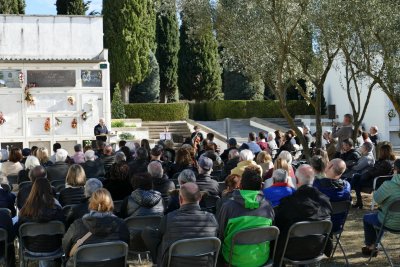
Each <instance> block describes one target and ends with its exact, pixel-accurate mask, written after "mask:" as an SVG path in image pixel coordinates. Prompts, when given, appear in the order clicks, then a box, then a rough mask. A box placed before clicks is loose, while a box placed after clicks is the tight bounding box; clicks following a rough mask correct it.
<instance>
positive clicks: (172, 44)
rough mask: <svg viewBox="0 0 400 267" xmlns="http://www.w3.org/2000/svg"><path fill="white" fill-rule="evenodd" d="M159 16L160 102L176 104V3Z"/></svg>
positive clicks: (157, 33) (177, 33) (157, 30)
mask: <svg viewBox="0 0 400 267" xmlns="http://www.w3.org/2000/svg"><path fill="white" fill-rule="evenodd" d="M161 10H162V11H161V12H159V13H158V14H157V25H156V38H157V52H156V57H157V61H158V64H159V65H160V102H161V103H165V102H176V101H178V100H179V91H178V52H179V28H178V19H177V16H176V6H175V2H174V3H173V4H172V6H171V7H168V6H166V7H164V8H162V9H161Z"/></svg>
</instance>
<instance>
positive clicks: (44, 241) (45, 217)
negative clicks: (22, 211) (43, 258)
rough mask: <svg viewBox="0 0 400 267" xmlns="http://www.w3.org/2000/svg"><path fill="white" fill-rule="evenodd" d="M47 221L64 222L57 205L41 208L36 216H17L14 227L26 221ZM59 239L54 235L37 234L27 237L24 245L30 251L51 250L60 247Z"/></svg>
mask: <svg viewBox="0 0 400 267" xmlns="http://www.w3.org/2000/svg"><path fill="white" fill-rule="evenodd" d="M49 221H61V222H64V213H63V211H62V209H61V207H60V206H59V205H54V207H53V208H52V209H43V210H41V214H40V215H39V216H38V217H37V218H29V217H19V219H18V223H17V224H16V229H19V227H20V226H21V225H22V224H24V223H27V222H36V223H46V222H49ZM61 239H62V236H59V238H54V236H45V235H39V236H35V237H27V238H26V239H25V246H26V248H27V249H28V250H29V251H32V252H53V251H56V250H57V249H59V248H60V247H61Z"/></svg>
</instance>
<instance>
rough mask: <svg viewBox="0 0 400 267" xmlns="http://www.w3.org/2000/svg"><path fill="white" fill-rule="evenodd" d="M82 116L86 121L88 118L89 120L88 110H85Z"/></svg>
mask: <svg viewBox="0 0 400 267" xmlns="http://www.w3.org/2000/svg"><path fill="white" fill-rule="evenodd" d="M81 118H82V120H84V121H86V120H87V118H88V116H87V113H86V111H85V112H83V113H82V114H81Z"/></svg>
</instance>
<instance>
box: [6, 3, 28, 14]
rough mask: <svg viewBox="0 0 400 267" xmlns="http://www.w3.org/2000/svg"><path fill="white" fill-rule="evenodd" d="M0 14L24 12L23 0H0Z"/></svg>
mask: <svg viewBox="0 0 400 267" xmlns="http://www.w3.org/2000/svg"><path fill="white" fill-rule="evenodd" d="M0 14H25V0H0Z"/></svg>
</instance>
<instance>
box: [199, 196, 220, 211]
mask: <svg viewBox="0 0 400 267" xmlns="http://www.w3.org/2000/svg"><path fill="white" fill-rule="evenodd" d="M219 199H220V197H219V196H213V195H204V196H203V198H202V199H201V201H200V207H202V210H205V211H208V212H211V213H215V212H216V211H217V202H218V200H219Z"/></svg>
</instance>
